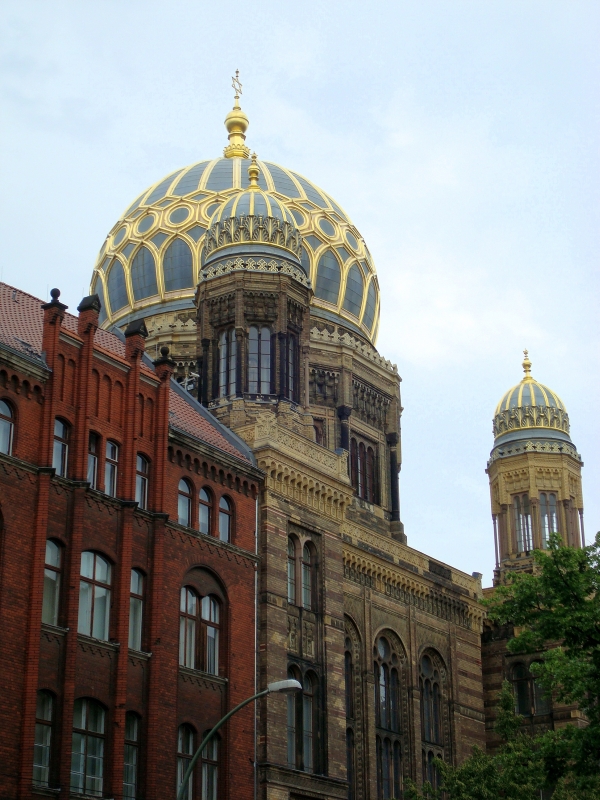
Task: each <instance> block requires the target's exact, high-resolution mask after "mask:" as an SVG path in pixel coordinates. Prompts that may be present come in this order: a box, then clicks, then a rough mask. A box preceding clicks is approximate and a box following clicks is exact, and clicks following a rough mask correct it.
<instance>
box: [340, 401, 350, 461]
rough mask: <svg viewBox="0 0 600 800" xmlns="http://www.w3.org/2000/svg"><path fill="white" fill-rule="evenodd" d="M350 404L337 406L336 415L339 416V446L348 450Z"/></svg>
mask: <svg viewBox="0 0 600 800" xmlns="http://www.w3.org/2000/svg"><path fill="white" fill-rule="evenodd" d="M351 413H352V406H338V410H337V415H338V417H339V418H340V447H341V448H342V450H348V451H349V450H350V421H349V420H350V414H351Z"/></svg>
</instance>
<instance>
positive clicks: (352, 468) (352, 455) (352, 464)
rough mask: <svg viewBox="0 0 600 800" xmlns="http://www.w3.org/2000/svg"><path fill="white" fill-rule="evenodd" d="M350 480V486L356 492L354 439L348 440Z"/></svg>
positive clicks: (356, 473) (356, 475)
mask: <svg viewBox="0 0 600 800" xmlns="http://www.w3.org/2000/svg"><path fill="white" fill-rule="evenodd" d="M350 480H351V482H352V488H353V489H354V491H355V492H357V493H358V444H357V441H356V439H352V440H351V441H350Z"/></svg>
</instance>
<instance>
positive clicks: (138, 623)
mask: <svg viewBox="0 0 600 800" xmlns="http://www.w3.org/2000/svg"><path fill="white" fill-rule="evenodd" d="M143 612H144V575H143V573H142V572H141V571H140V570H139V569H132V570H131V584H130V595H129V647H131V649H132V650H141V649H142V621H143Z"/></svg>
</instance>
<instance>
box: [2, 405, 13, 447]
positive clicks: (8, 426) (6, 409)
mask: <svg viewBox="0 0 600 800" xmlns="http://www.w3.org/2000/svg"><path fill="white" fill-rule="evenodd" d="M13 430H14V414H13V410H12V408H11V407H10V405H9V404H8V403H7V402H6V401H5V400H0V453H6V455H10V454H11V453H12V441H13Z"/></svg>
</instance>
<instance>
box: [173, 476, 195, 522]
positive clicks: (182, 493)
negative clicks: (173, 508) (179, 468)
mask: <svg viewBox="0 0 600 800" xmlns="http://www.w3.org/2000/svg"><path fill="white" fill-rule="evenodd" d="M193 494H194V492H193V489H192V487H191V486H190V484H189V483H188V482H187V481H186V480H184V478H182V479H181V480H180V481H179V494H178V498H177V513H178V522H179V524H180V525H186V526H187V527H188V528H191V527H192V497H193Z"/></svg>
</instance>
